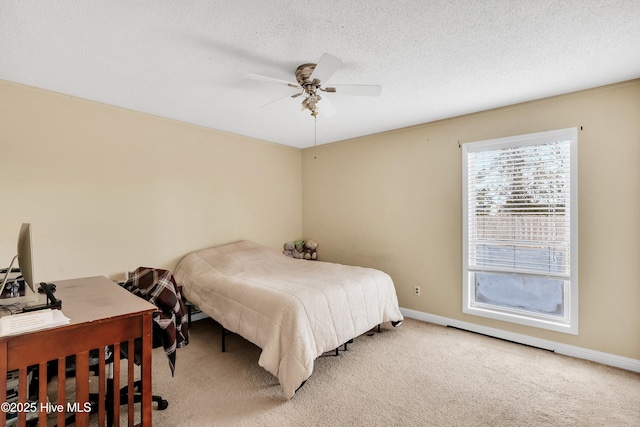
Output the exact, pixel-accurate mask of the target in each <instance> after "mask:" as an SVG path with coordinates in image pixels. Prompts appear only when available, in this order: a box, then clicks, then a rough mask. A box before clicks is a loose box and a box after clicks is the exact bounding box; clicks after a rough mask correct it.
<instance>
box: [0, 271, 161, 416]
mask: <svg viewBox="0 0 640 427" xmlns="http://www.w3.org/2000/svg"><path fill="white" fill-rule="evenodd" d="M55 284H56V286H57V289H56V293H55V295H56V298H59V299H61V300H62V312H63V313H64V315H65V316H67V317H68V318H70V319H71V322H70V324H69V325H65V326H60V327H56V328H51V329H45V330H40V331H35V332H29V333H25V334H20V335H15V336H6V337H0V403H1V402H6V389H7V387H6V382H7V375H6V374H7V372H8V371H13V370H19V380H18V381H19V392H18V402H23V403H24V402H27V368H28V367H33V366H35V367H37V368H38V371H39V397H38V404H37V408H38V410H40V409H41V408H42V405H41V404H40V402H43V403H44V402H47V375H46V372H47V362H48V361H57V363H58V384H61V385H62V387H58V399H57V401H58V402H61V403H63V405H62V406H63V408H62V411H58V410H56V411H55V412H58V421H57V424H58V425H62V426H64V425H65V424H64V419H65V417H66V416H67V415H68V413H66V409H67V406H68V405H66V404H65V403H64V402H65V400H66V396H65V387H64V384H65V365H66V357H67V356H71V355H75V356H76V399H75V401H76V402H77V404H78V405H77V406H76V408H78V409H80V410H81V411H79V412H76V425H77V426H87V425H88V424H89V413H88V412H82V410H83V409H84V408H85V404H86V403H87V402H89V351H91V350H94V349H97V350H99V351H98V352H97V353H98V354H99V368H100V370H99V379H98V381H99V382H98V384H99V387H98V388H99V393H100V396H99V402H100V404H99V410H98V423H99V425H100V426H104V425H105V412H106V410H105V404H104V402H105V398H106V374H105V355H104V353H105V352H104V347H105V346H108V345H113V346H114V361H115V363H114V365H113V379H114V389H115V390H116V391H117V390H119V389H120V343H125V342H126V343H127V345H128V348H129V349H132V348H134V345H133V342H134V340H135V339H136V338H141V339H142V351H141V361H142V364H141V367H140V369H141V380H142V405H141V407H142V411H141V425H142V426H151V348H152V323H151V314H152V313H153V312H154V311H156V307H155V306H154V305H153V304H150V303H149V302H147V301H145V300H143V299H141V298H139V297H137V296H135V295H133V294H131V293H129V292H127V291H126V290H125V289H123V288H121V287H120V286H118V285H117V284H116V283H114V282H112V281H110V280H109V279H107V278H106V277H101V276H98V277H88V278H82V279H73V280H64V281H56V282H55ZM40 299H41V301H44V300H45V297H44V296H43V295H41V297H40ZM133 359H134V358H133V357H129V358H128V359H127V360H128V381H127V384H129V385H132V384H133V379H134V378H133V377H134V364H133ZM114 394H115V396H114V402H113V409H114V413H115V414H116V416H115V418H114V425H116V426H118V425H119V417H118V415H119V413H120V409H119V406H120V401H119V393H118V392H116V393H114ZM128 403H129V408H128V416H129V418H128V421H129V426H132V425H133V422H134V405H133V387H131V386H130V387H129V395H128ZM46 418H47V413H46V411H40V413H39V416H38V425H39V426H46V425H47V423H46ZM5 420H6V413H5V412H3V411H1V410H0V426H4V425H6V422H5ZM18 425H19V426H25V425H26V413H25V412H18Z"/></svg>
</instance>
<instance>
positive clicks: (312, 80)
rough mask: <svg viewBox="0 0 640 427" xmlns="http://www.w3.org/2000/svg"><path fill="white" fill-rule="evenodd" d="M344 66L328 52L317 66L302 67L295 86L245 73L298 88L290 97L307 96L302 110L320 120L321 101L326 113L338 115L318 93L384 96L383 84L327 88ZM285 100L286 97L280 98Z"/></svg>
mask: <svg viewBox="0 0 640 427" xmlns="http://www.w3.org/2000/svg"><path fill="white" fill-rule="evenodd" d="M343 65H344V63H343V62H342V60H341V59H340V58H336V57H335V56H333V55H330V54H328V53H324V54H323V55H322V56H321V57H320V60H319V61H318V63H317V64H311V63H309V64H302V65H300V66H298V68H297V69H296V71H295V76H296V80H297V83H292V82H289V81H286V80H280V79H276V78H273V77H267V76H262V75H259V74H245V77H246V78H250V79H254V80H262V81H269V82H273V83H280V84H285V85H287V86H289V87H292V88H295V89H298V90H299V92H297V93H295V94H293V95H287V96H286V97H285V98H287V97H289V96H290V97H291V98H297V97H299V96H301V95H304V96H305V98H304V99H303V100H302V111H304V110H309V111H310V112H311V115H312V116H314V117H316V116H317V115H318V111H319V107H318V102H319V101H320V100H321V99H324V101H322V105H323V106H324V107H326V111H325V112H324V113H323V114H326V115H332V113H335V108H333V105H332V104H331V102H330V101H329V99H327V98H322V97H321V96H320V95H319V93H318V91H322V92H336V93H339V94H343V95H360V96H378V95H380V93H382V86H379V85H361V84H355V85H353V84H348V85H346V84H336V85H331V86H326V82H327V80H329V79H330V78H331V76H333V74H334V73H335V72H336V71H338V70H339V69H340V68H341V67H342V66H343ZM280 99H283V98H280ZM280 99H276V100H275V101H272V102H269V103H268V104H265V105H269V104H272V103H273V102H276V101H279V100H280Z"/></svg>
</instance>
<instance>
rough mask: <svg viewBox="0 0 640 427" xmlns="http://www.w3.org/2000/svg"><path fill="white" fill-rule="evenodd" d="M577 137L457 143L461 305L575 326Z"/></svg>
mask: <svg viewBox="0 0 640 427" xmlns="http://www.w3.org/2000/svg"><path fill="white" fill-rule="evenodd" d="M577 140H578V136H577V129H576V128H570V129H561V130H555V131H549V132H542V133H536V134H529V135H521V136H514V137H508V138H500V139H494V140H488V141H479V142H472V143H467V144H464V145H463V146H462V170H463V180H462V183H463V184H462V185H463V190H462V193H463V213H462V215H463V312H464V313H468V314H473V315H477V316H484V317H490V318H494V319H499V320H504V321H509V322H514V323H520V324H524V325H529V326H536V327H540V328H545V329H551V330H555V331H561V332H567V333H572V334H577V333H578V281H577V272H578V253H577V249H578V244H577V243H578V220H577V219H578V215H577V207H578V203H577V194H578V188H577V181H578V180H577V177H578V174H577Z"/></svg>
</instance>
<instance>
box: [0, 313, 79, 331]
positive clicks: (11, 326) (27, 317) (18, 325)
mask: <svg viewBox="0 0 640 427" xmlns="http://www.w3.org/2000/svg"><path fill="white" fill-rule="evenodd" d="M70 321H71V319H69V318H68V317H66V316H65V315H64V314H62V311H61V310H51V309H50V308H48V309H46V310H38V311H31V312H29V313H19V314H12V315H10V316H2V317H0V336H5V335H14V334H21V333H24V332H32V331H37V330H39V329H47V328H52V327H54V326H62V325H67V324H69V322H70Z"/></svg>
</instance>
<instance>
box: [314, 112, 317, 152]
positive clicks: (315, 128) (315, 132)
mask: <svg viewBox="0 0 640 427" xmlns="http://www.w3.org/2000/svg"><path fill="white" fill-rule="evenodd" d="M317 142H318V116H313V146H314V147H315V146H316V144H317Z"/></svg>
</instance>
